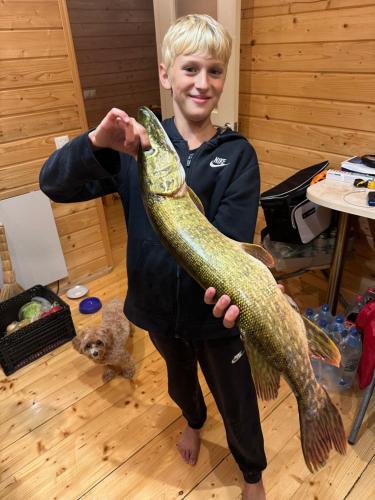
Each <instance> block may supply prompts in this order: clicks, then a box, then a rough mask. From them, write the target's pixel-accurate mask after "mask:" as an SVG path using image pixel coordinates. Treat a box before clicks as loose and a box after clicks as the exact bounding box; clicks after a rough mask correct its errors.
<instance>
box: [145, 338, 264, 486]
mask: <svg viewBox="0 0 375 500" xmlns="http://www.w3.org/2000/svg"><path fill="white" fill-rule="evenodd" d="M150 337H151V340H152V342H153V343H154V345H155V347H156V348H157V350H158V351H159V352H160V354H161V355H162V357H163V358H164V360H165V362H166V365H167V370H168V392H169V395H170V396H171V398H172V399H173V401H174V402H175V403H176V404H177V405H178V406H179V407H180V408H181V410H182V414H183V415H184V417H185V418H186V420H187V422H188V424H189V425H190V427H193V428H194V429H200V428H201V427H202V426H203V424H204V422H205V420H206V416H207V408H206V404H205V402H204V398H203V394H202V390H201V387H200V385H199V381H198V371H197V363H199V364H200V366H201V369H202V372H203V374H204V376H205V379H206V381H207V384H208V386H209V388H210V390H211V393H212V395H213V397H214V399H215V401H216V404H217V407H218V409H219V411H220V413H221V416H222V418H223V421H224V425H225V430H226V434H227V440H228V445H229V448H230V450H231V452H232V454H233V457H234V459H235V460H236V462H237V464H238V466H239V468H240V469H241V471H242V473H243V475H244V478H245V481H247V482H248V483H256V482H258V481H259V480H260V479H261V477H262V470H263V469H265V468H266V465H267V462H266V456H265V453H264V445H263V434H262V429H261V426H260V419H259V411H258V404H257V398H256V393H255V388H254V383H253V380H252V377H251V371H250V365H249V361H248V359H247V356H246V353H245V352H244V346H243V344H242V341H241V339H240V337H228V338H225V339H212V340H194V341H186V340H183V339H179V338H170V337H164V336H160V335H155V334H152V333H150ZM241 353H242V355H241Z"/></svg>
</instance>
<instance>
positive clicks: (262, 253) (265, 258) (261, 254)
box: [240, 243, 275, 268]
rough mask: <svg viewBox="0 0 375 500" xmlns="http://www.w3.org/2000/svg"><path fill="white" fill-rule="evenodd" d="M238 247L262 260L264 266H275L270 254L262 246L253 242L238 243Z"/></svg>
mask: <svg viewBox="0 0 375 500" xmlns="http://www.w3.org/2000/svg"><path fill="white" fill-rule="evenodd" d="M240 247H241V248H242V250H243V251H244V252H246V253H248V254H249V255H251V256H252V257H254V258H255V259H258V260H260V261H261V262H263V264H264V265H265V266H267V267H269V268H271V267H274V266H275V261H274V259H273V257H272V255H271V254H270V253H269V252H268V251H267V250H266V249H265V248H263V247H262V246H260V245H254V244H253V243H240Z"/></svg>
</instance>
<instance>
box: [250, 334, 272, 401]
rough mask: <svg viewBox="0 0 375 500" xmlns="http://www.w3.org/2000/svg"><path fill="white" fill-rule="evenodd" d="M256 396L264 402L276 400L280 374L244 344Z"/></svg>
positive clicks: (251, 347) (255, 350)
mask: <svg viewBox="0 0 375 500" xmlns="http://www.w3.org/2000/svg"><path fill="white" fill-rule="evenodd" d="M244 345H245V349H246V354H247V357H248V359H249V362H250V367H251V375H252V377H253V380H254V385H255V390H256V392H257V395H258V396H259V397H260V398H262V399H263V400H265V401H268V400H270V399H276V398H277V394H278V391H279V387H280V372H279V371H277V370H275V368H273V367H272V366H271V365H270V364H269V363H268V362H267V361H266V360H265V359H264V357H263V356H262V355H261V354H260V353H259V351H258V350H257V349H256V348H255V347H254V346H253V345H248V344H247V342H244Z"/></svg>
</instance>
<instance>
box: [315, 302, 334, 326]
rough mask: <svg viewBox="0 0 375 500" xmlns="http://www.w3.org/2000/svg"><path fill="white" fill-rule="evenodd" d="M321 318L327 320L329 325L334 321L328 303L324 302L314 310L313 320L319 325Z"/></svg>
mask: <svg viewBox="0 0 375 500" xmlns="http://www.w3.org/2000/svg"><path fill="white" fill-rule="evenodd" d="M321 319H324V320H326V321H327V325H329V324H330V323H331V322H332V315H331V313H330V310H329V305H328V304H323V305H322V306H321V307H319V308H318V309H316V310H315V311H314V315H313V317H312V321H314V323H316V324H317V325H318V324H319V322H320V320H321Z"/></svg>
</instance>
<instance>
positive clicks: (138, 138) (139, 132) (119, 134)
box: [89, 108, 150, 158]
mask: <svg viewBox="0 0 375 500" xmlns="http://www.w3.org/2000/svg"><path fill="white" fill-rule="evenodd" d="M89 139H90V141H91V144H92V145H93V147H94V148H110V149H114V150H115V151H119V152H120V153H128V154H129V155H131V156H132V157H133V158H137V153H138V147H139V145H141V147H142V148H143V149H148V148H149V147H150V140H149V138H148V135H147V132H146V129H145V128H143V127H142V125H140V124H139V123H138V122H137V121H136V120H135V119H134V118H131V117H130V116H128V115H127V114H126V113H125V111H122V110H121V109H118V108H112V109H111V111H110V112H109V113H108V114H107V115H106V116H105V117H104V118H103V120H102V121H101V122H100V123H99V125H98V126H97V127H96V129H95V130H92V131H91V132H90V133H89Z"/></svg>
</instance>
